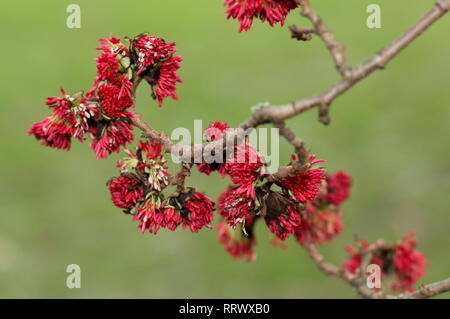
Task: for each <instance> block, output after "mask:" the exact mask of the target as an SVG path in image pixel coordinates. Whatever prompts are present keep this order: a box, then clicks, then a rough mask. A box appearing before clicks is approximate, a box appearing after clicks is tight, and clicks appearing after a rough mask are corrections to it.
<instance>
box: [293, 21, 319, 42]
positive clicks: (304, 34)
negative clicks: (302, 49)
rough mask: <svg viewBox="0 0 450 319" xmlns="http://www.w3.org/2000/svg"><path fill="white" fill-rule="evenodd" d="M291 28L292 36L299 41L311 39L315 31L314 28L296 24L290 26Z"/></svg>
mask: <svg viewBox="0 0 450 319" xmlns="http://www.w3.org/2000/svg"><path fill="white" fill-rule="evenodd" d="M289 30H290V31H291V38H293V39H297V40H299V41H310V40H311V39H312V33H314V29H312V28H305V27H299V26H297V25H295V24H293V25H291V26H289Z"/></svg>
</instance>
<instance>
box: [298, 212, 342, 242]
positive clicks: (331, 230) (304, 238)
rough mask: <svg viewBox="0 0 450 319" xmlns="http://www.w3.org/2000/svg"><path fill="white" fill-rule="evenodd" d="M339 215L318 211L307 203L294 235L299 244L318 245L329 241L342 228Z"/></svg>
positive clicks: (337, 213)
mask: <svg viewBox="0 0 450 319" xmlns="http://www.w3.org/2000/svg"><path fill="white" fill-rule="evenodd" d="M341 215H342V211H338V212H335V211H333V210H330V209H326V208H325V209H318V208H316V207H314V206H313V205H312V204H311V203H307V204H306V211H305V214H304V218H303V219H302V222H301V226H300V227H299V228H298V229H297V233H296V235H297V239H298V241H299V242H300V243H305V242H308V241H312V242H316V243H319V244H323V243H324V242H325V241H327V240H328V241H331V240H332V239H333V238H334V237H336V236H338V235H339V233H340V232H341V230H342V229H343V228H344V224H343V222H342V219H341Z"/></svg>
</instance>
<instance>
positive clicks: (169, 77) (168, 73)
mask: <svg viewBox="0 0 450 319" xmlns="http://www.w3.org/2000/svg"><path fill="white" fill-rule="evenodd" d="M175 45H176V42H169V43H166V42H165V41H164V39H162V38H159V37H155V36H150V35H147V34H142V35H140V36H138V37H137V38H136V39H135V40H134V47H135V50H136V55H137V62H136V64H137V66H138V71H137V74H139V75H141V77H143V78H145V79H146V80H147V82H149V84H150V85H151V86H152V87H154V86H156V87H155V88H154V98H156V99H158V103H159V106H162V102H163V100H164V99H165V98H166V97H168V96H171V97H172V98H173V99H174V100H176V99H177V98H178V97H177V94H176V83H177V82H182V80H181V78H180V77H179V76H178V74H177V73H176V71H177V70H178V69H179V68H180V62H181V61H182V59H181V57H179V56H175V55H174V53H175V52H176V50H175V48H174V47H175Z"/></svg>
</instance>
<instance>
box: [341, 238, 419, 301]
mask: <svg viewBox="0 0 450 319" xmlns="http://www.w3.org/2000/svg"><path fill="white" fill-rule="evenodd" d="M416 242H417V239H416V238H414V232H409V233H408V234H407V235H406V236H405V237H404V238H403V239H402V240H401V241H400V242H399V243H397V244H393V245H387V246H386V245H384V246H383V247H380V248H378V249H376V250H375V251H373V256H372V260H371V263H373V264H377V265H379V266H380V267H381V270H382V276H384V275H389V274H393V275H394V280H393V282H392V285H391V289H392V290H394V291H401V292H404V291H413V290H414V284H415V283H416V281H417V280H418V279H419V278H421V277H422V276H423V275H424V272H425V267H426V259H425V256H424V255H423V254H422V253H421V252H420V251H418V250H417V249H416ZM358 245H359V249H358V250H357V249H355V248H353V247H351V246H346V247H345V250H346V251H347V252H348V253H349V255H350V257H349V258H348V259H347V260H346V261H344V262H343V263H342V267H343V268H344V269H345V270H347V271H348V272H349V273H350V274H353V275H354V274H356V273H357V271H358V269H359V267H360V266H361V258H362V257H361V254H362V252H364V250H365V249H367V248H368V247H369V243H367V242H365V241H363V240H361V241H359V243H358Z"/></svg>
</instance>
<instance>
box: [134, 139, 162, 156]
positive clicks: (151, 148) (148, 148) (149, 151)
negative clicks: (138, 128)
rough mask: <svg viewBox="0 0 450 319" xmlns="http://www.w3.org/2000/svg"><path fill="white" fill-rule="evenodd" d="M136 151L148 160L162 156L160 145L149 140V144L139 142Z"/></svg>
mask: <svg viewBox="0 0 450 319" xmlns="http://www.w3.org/2000/svg"><path fill="white" fill-rule="evenodd" d="M137 149H138V150H141V151H142V152H143V153H144V154H145V156H146V157H147V158H148V159H150V160H152V159H155V158H157V157H161V156H162V154H161V150H162V145H161V143H159V142H158V141H156V140H151V141H150V142H143V141H139V145H138V147H137Z"/></svg>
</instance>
